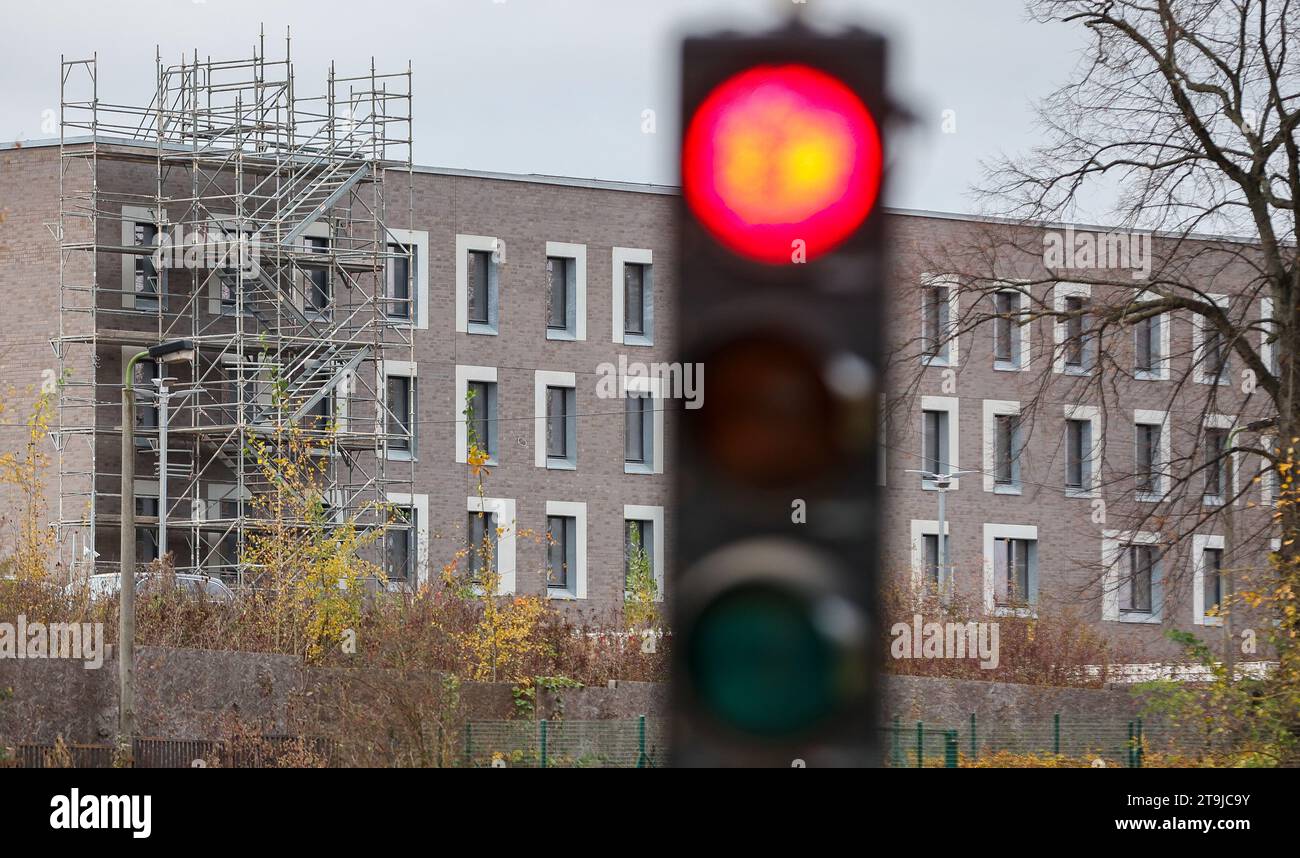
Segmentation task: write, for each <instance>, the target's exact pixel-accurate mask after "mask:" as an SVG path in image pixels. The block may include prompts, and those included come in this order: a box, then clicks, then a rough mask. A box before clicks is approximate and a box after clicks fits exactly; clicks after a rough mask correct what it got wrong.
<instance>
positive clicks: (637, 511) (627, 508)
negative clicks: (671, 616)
mask: <svg viewBox="0 0 1300 858" xmlns="http://www.w3.org/2000/svg"><path fill="white" fill-rule="evenodd" d="M623 521H624V522H625V523H624V525H623V528H622V531H621V532H620V533H619V541H620V542H626V541H627V524H626V522H629V521H648V522H650V526H651V529H652V530H653V531H654V533H653V536H654V546H653V547H652V548H651V556H650V561H651V564H652V565H653V566H654V576H655V589H656V591H657V592H656V594H655V601H656V602H662V601H663V600H664V545H665V541H664V508H663V507H662V506H646V505H644V504H624V505H623ZM626 563H627V560H626V558H624V561H623V564H624V568H625V569H626Z"/></svg>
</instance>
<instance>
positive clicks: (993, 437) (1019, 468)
mask: <svg viewBox="0 0 1300 858" xmlns="http://www.w3.org/2000/svg"><path fill="white" fill-rule="evenodd" d="M1019 416H1020V402H1019V401H1017V400H1014V399H985V400H984V491H986V492H993V493H996V494H1000V495H1018V494H1021V493H1022V489H1021V486H1022V485H1023V470H1024V461H1023V460H1022V459H1021V455H1022V454H1023V453H1024V451H1025V445H1024V444H1023V443H1022V444H1021V445H1020V447H1019V450H1018V453H1019V454H1021V455H1016V456H1015V457H1014V458H1013V460H1012V462H1013V463H1012V473H1013V474H1014V475H1015V476H1016V477H1017V479H1013V481H1012V484H1011V485H1009V486H1000V485H998V483H997V479H996V471H997V464H998V462H997V459H998V446H997V445H998V438H997V434H998V421H997V418H999V417H1019ZM949 419H950V420H951V418H949ZM1023 433H1024V429H1023V427H1021V429H1020V430H1019V431H1017V433H1016V434H1017V436H1023ZM1016 440H1022V438H1018V439H1016Z"/></svg>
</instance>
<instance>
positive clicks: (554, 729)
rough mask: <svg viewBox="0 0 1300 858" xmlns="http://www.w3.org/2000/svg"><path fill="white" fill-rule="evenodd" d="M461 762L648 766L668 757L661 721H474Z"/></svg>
mask: <svg viewBox="0 0 1300 858" xmlns="http://www.w3.org/2000/svg"><path fill="white" fill-rule="evenodd" d="M461 748H462V760H461V764H462V765H465V766H471V767H480V766H504V767H507V768H519V767H525V768H650V767H653V766H661V765H663V764H664V763H665V761H666V759H667V743H666V741H665V737H664V733H663V729H662V727H661V725H660V724H659V722H657V721H651V720H649V719H647V718H631V719H620V720H611V721H566V720H558V721H472V722H470V723H468V724H466V725H465V732H464V733H463V734H462V736H461Z"/></svg>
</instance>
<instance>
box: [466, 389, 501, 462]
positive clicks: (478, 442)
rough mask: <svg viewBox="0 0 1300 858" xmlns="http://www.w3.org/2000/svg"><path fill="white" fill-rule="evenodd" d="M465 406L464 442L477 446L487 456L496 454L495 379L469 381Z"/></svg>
mask: <svg viewBox="0 0 1300 858" xmlns="http://www.w3.org/2000/svg"><path fill="white" fill-rule="evenodd" d="M467 388H468V390H469V393H470V397H469V403H468V405H467V406H466V409H467V411H468V414H467V415H466V418H467V419H466V422H465V425H466V429H467V432H468V434H467V437H466V443H467V444H470V445H473V446H477V447H478V448H479V449H480V450H482V451H483V452H484V453H487V454H488V456H491V457H494V458H495V457H496V455H497V431H496V426H497V416H496V405H497V385H496V382H495V381H471V382H469V383H468V385H467Z"/></svg>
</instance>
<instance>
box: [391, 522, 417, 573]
mask: <svg viewBox="0 0 1300 858" xmlns="http://www.w3.org/2000/svg"><path fill="white" fill-rule="evenodd" d="M417 515H418V514H417V513H416V511H415V509H414V508H413V507H409V506H399V507H394V508H393V520H392V521H390V522H389V523H388V531H387V533H385V535H384V548H385V553H386V555H387V558H386V559H387V563H388V572H387V574H388V577H389V580H392V581H412V580H414V577H415V538H416V525H417V521H416V518H417Z"/></svg>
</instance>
